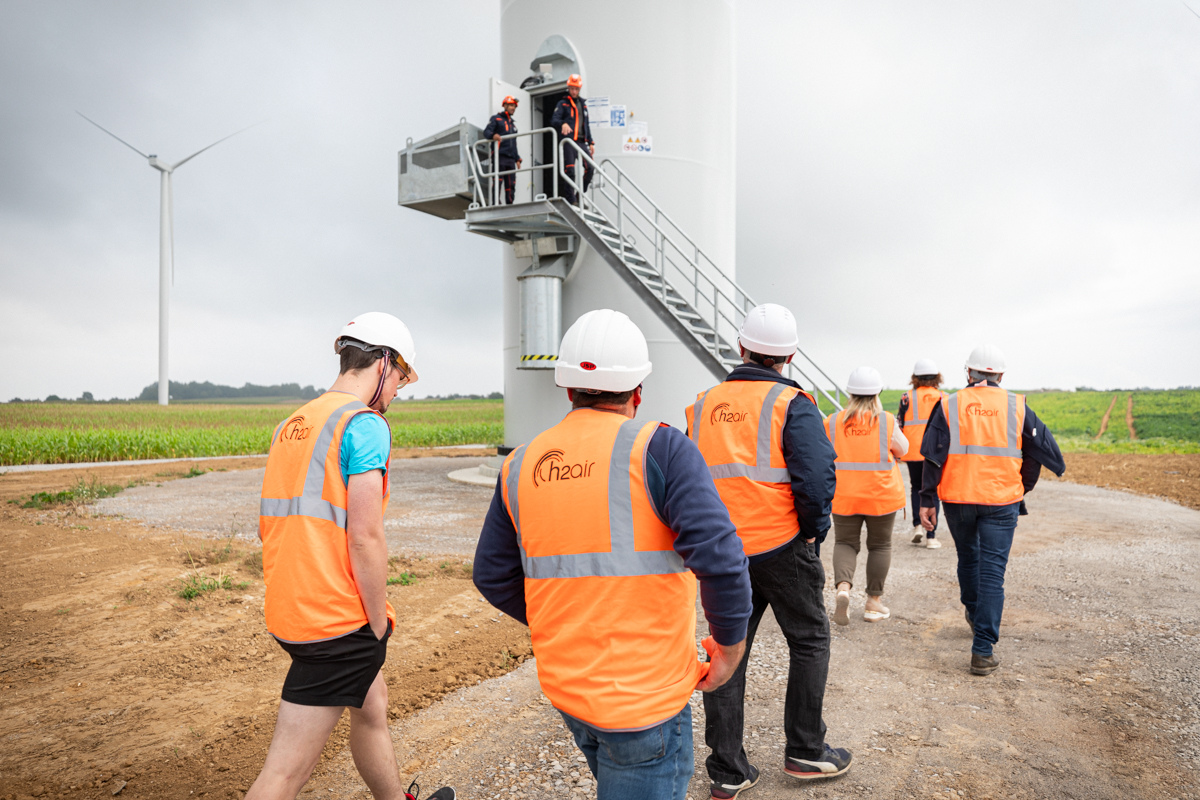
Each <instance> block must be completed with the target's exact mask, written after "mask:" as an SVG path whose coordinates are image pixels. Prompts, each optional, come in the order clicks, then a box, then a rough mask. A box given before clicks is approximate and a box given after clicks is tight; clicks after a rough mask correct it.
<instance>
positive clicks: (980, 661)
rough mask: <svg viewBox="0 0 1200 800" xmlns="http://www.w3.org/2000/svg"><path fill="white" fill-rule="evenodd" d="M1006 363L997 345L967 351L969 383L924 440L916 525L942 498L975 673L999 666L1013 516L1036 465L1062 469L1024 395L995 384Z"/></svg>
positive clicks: (937, 413) (944, 405)
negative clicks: (955, 553) (971, 635)
mask: <svg viewBox="0 0 1200 800" xmlns="http://www.w3.org/2000/svg"><path fill="white" fill-rule="evenodd" d="M1005 369H1006V363H1005V359H1004V354H1003V353H1002V352H1001V351H1000V348H999V347H996V346H995V345H982V346H980V347H976V348H975V349H974V350H972V351H971V355H970V357H969V358H968V359H967V363H966V371H967V388H965V389H963V390H961V391H959V392H957V393H956V394H954V395H951V396H950V397H949V398H948V399H947V400H945V401H939V402H938V404H937V405H936V406H934V408H933V412H932V413H931V414H930V417H929V426H928V427H927V428H926V429H925V436H924V438H923V439H922V441H921V455H923V456H925V469H924V474H923V476H922V487H921V524H922V525H923V526H924V527H925V530H927V531H929V530H933V528H934V526H935V525H936V524H937V501H938V500H939V499H940V500H941V503H942V508H943V509H945V513H946V524H947V525H948V526H949V528H950V535H951V536H952V537H953V538H954V546H955V548H956V549H957V550H958V586H959V596H960V598H961V600H962V604H963V606H964V608H965V614H966V618H967V624H968V625H970V626H971V629H972V631H973V632H974V634H975V638H974V641H973V642H972V644H971V672H972V673H973V674H975V675H990V674H991V673H993V672H995V671H996V668H997V667H999V666H1000V659H999V657H998V656H996V654H995V653H994V652H993V650H992V648H993V646H994V645H995V644H996V642H997V641H999V638H1000V618H1001V616H1002V615H1003V613H1004V573H1005V570H1006V568H1007V566H1008V554H1009V551H1010V550H1011V549H1012V541H1013V534H1014V532H1015V531H1016V528H1017V517H1018V516H1019V515H1021V514H1026V513H1028V512H1027V511H1026V509H1025V500H1024V498H1025V495H1026V494H1028V493H1029V492H1031V491H1032V490H1033V487H1034V486H1035V485H1036V484H1037V481H1038V476H1039V475H1040V474H1041V471H1042V467H1046V468H1047V469H1049V470H1050V471H1051V472H1053V473H1054V474H1055V475H1058V476H1061V475H1062V474H1063V472H1065V471H1066V464H1064V463H1063V457H1062V452H1061V451H1060V450H1059V449H1058V442H1056V441H1054V435H1053V434H1052V433H1050V430H1049V429H1048V428H1047V427H1046V426H1045V425H1044V424H1042V422H1041V420H1039V419H1038V417H1037V415H1036V414H1034V413H1033V409H1031V408H1029V407H1028V406H1027V405H1026V403H1025V397H1024V395H1019V394H1014V393H1012V392H1009V391H1007V390H1005V389H1001V388H1000V381H1001V379H1002V378H1003V377H1004V371H1005Z"/></svg>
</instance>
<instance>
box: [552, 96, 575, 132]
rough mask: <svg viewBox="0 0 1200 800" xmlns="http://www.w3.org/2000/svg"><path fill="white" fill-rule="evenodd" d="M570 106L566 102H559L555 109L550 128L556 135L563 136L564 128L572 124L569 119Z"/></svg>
mask: <svg viewBox="0 0 1200 800" xmlns="http://www.w3.org/2000/svg"><path fill="white" fill-rule="evenodd" d="M569 109H570V106H569V105H567V103H566V102H565V101H564V100H559V101H558V105H556V106H555V107H554V114H553V115H552V116H551V117H550V127H551V128H554V133H555V134H556V135H558V136H560V137H561V136H562V126H563V125H566V124H568V123H569V122H570V120H569V119H567V116H568V115H569V111H568V110H569Z"/></svg>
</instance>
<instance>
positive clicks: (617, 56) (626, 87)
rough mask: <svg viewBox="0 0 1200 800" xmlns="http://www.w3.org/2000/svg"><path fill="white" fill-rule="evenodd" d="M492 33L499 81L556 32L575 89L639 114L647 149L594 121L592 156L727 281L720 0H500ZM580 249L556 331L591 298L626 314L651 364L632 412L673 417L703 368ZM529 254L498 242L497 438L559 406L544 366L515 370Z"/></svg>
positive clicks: (511, 439) (680, 418)
mask: <svg viewBox="0 0 1200 800" xmlns="http://www.w3.org/2000/svg"><path fill="white" fill-rule="evenodd" d="M500 31H501V49H500V52H501V79H502V80H503V81H505V82H506V83H510V84H513V85H515V86H519V85H520V84H521V82H522V81H524V80H525V79H526V78H527V77H529V75H530V74H531V69H530V64H531V62H532V61H534V57H535V56H536V55H537V53H538V49H539V47H540V46H541V44H542V43H543V42H544V41H545V40H546V39H547V38H548V37H550V36H553V35H556V34H557V35H559V36H563V37H565V38H566V39H567V40H568V42H569V43H570V45H571V46H572V47H573V49H574V51H575V55H576V58H577V61H578V64H579V68H580V69H579V71H580V74H581V75H582V77H583V90H582V93H581V96H582V97H584V98H585V99H586V98H588V97H595V96H607V97H608V98H609V102H610V103H612V104H617V105H624V106H626V109H627V112H628V113H629V114H630V115H631V117H630V119H631V121H633V122H645V123H647V125H648V130H647V133H648V134H649V135H650V136H651V137H652V139H653V155H624V154H622V152H621V141H622V139H621V137H622V131H621V130H620V129H597V128H596V127H595V124H594V122H593V127H592V135H593V138H594V139H595V140H596V156H595V157H596V161H597V162H598V163H602V162H603V160H604V159H605V158H611V159H613V161H614V162H616V163H617V164H618V165H619V166H620V167H621V169H622V170H624V171H625V172H626V173H627V174H629V175H630V176H631V177H632V178H633V179H634V180H635V181H636V182H637V183H638V184H639V185H640V186H641V187H642V189H644V190H645V191H646V193H647V194H648V195H649V196H650V197H651V198H653V200H654V202H655V203H657V204H658V206H659V207H660V208H661V209H662V210H663V211H664V212H665V213H666V214H668V215H669V216H670V217H671V218H672V219H673V220H674V221H675V222H676V223H677V224H678V225H679V227H680V228H681V229H682V230H683V231H684V232H686V233H687V235H688V236H690V237H691V238H692V239H693V240H694V241H695V242H696V243H697V244H698V245H699V246H700V248H701V249H702V250H704V252H706V253H707V254H708V256H709V257H710V258H711V259H712V261H713V262H714V263H715V264H716V265H717V266H718V267H719V268H720V269H721V270H722V271H723V272H724V273H725V274H726V275H727V276H728V277H730V278H731V279H732V278H733V277H734V238H735V233H736V229H735V218H734V213H735V205H736V198H735V194H734V187H735V173H734V168H735V163H734V152H735V141H734V132H735V128H734V119H735V105H734V103H735V96H734V92H735V75H734V6H733V3H731V2H725V1H723V0H655V2H654V3H645V2H635V0H610V2H606V3H602V4H594V3H563V2H556V1H555V0H508V1H507V2H503V4H502V7H501V16H500ZM522 110H524V109H522ZM534 127H538V126H537V125H536V124H535V125H534ZM526 130H528V129H526ZM580 174H581V175H582V172H581V173H580ZM583 248H584V251H583V253H582V254H581V256H580V258H579V261H578V262H577V266H576V267H575V269H574V270H573V271H572V272H571V274H570V276H569V277H568V278H567V280H566V281H565V282H564V283H563V286H562V305H561V308H562V331H564V332H565V331H566V329H567V328H568V327H570V325H571V324H572V323H573V322H574V321H575V320H576V319H578V318H579V317H580V316H581V315H582V314H584V313H585V312H587V311H590V310H592V309H595V308H614V309H617V310H619V311H622V312H624V313H625V314H628V315H629V317H630V318H631V319H632V320H633V321H634V322H635V323H637V325H638V327H640V328H641V329H642V332H643V333H644V334H645V335H646V339H647V341H648V342H649V345H650V359H651V361H652V362H653V364H654V372H653V373H652V374H651V375H650V377H648V378H647V379H646V381H645V384H644V385H645V390H644V394H643V398H644V402H643V404H642V406H641V407H640V408H639V410H638V418H639V419H646V420H649V419H657V420H661V421H662V422H666V423H668V424H671V425H674V426H676V427H678V428H680V429H682V428H684V427H685V421H684V415H683V409H684V407H685V406H687V405H689V404H690V403H692V402H693V401H694V400H695V398H696V394H697V393H698V392H700V391H703V390H704V389H707V388H708V387H710V386H712V385H714V384H715V383H716V382H717V380H716V378H715V377H714V376H713V374H712V373H711V372H710V371H709V370H708V369H707V368H706V367H705V366H704V365H703V364H701V363H700V361H699V360H698V359H697V358H696V357H695V356H694V355H692V353H691V352H690V351H688V350H687V349H686V348H685V346H684V345H683V344H682V343H681V342H680V341H679V340H678V339H677V338H676V336H675V335H674V334H673V333H672V332H671V331H670V330H669V329H668V328H667V327H666V326H665V325H664V324H663V323H662V322H661V321H660V320H659V319H658V317H657V316H655V314H654V312H653V311H652V310H651V309H650V308H649V307H647V306H646V305H645V303H644V302H643V301H642V300H641V299H640V298H639V297H638V296H637V295H635V294H634V292H633V290H632V289H630V288H629V287H628V286H627V285H626V284H625V283H624V281H622V279H621V278H620V277H618V275H617V274H616V273H615V272H614V271H613V269H612V268H611V267H610V266H609V265H608V264H607V263H605V262H604V260H603V259H602V257H601V256H600V255H599V254H597V253H595V252H594V251H592V250H591V249H590V248H588V247H587V246H586V245H583ZM529 263H530V262H529V259H518V258H517V257H516V256H515V255H514V253H513V250H512V248H511V247H505V248H504V281H503V285H504V368H505V386H504V395H505V397H504V438H505V444H506V445H507V446H509V447H515V446H516V445H518V444H520V443H522V442H528V441H529V440H530V439H532V438H533V437H534V436H535V435H537V434H538V433H540V432H541V431H543V430H545V429H546V428H548V427H550V426H552V425H554V424H556V423H557V422H559V420H561V419H562V418H563V416H564V415H565V414H566V413H567V412H568V411H569V410H570V404H569V403H568V402H567V398H566V392H565V390H562V389H559V388H557V387H556V386H555V385H554V372H553V370H522V369H517V366H518V364H519V363H520V289H519V282H518V281H517V275H518V274H520V273H521V272H522V271H523V270H525V269H526V268H527V267H528V266H529Z"/></svg>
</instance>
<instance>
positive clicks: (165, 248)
mask: <svg viewBox="0 0 1200 800" xmlns="http://www.w3.org/2000/svg"><path fill="white" fill-rule="evenodd" d="M75 113H76V114H79V116H81V117H83V118H84V119H86V120H87V121H88V122H90V123H92V124H93V125H95V126H96V127H97V128H99V129H100V130H102V131H104V132H105V133H107V134H108V135H109V136H111V137H113V138H114V139H116V140H117V141H118V142H120V143H121V144H123V145H125V146H126V147H128V148H129V149H130V150H132V151H133V152H135V153H137V154H138V155H139V156H141V157H142V158H145V159H147V160H148V161H149V162H150V166H151V167H154V169H156V170H158V172H159V176H160V181H159V192H160V199H159V215H158V216H159V218H158V404H159V405H160V406H165V405H167V404H168V403H169V401H170V386H171V384H170V381H169V380H168V378H167V365H168V358H167V355H168V348H167V342H168V338H169V335H170V324H169V323H170V315H171V284H172V283H173V282H174V278H175V217H174V213H173V211H172V208H171V206H172V202H173V201H172V199H171V197H172V196H171V175H172V174H173V173H174V172H175V170H177V169H179V168H180V167H182V166H183V165H184V164H186V163H187V162H189V161H191V160H192V159H193V158H195V157H196V156H198V155H200V154H201V153H203V152H204V151H205V150H210V149H212V148H214V147H216V146H217V145H219V144H220V143H221V142H223V141H225V140H226V139H231V138H233V137H234V136H237V135H238V134H239V133H242V132H243V131H247V130H249V129H250V128H253V127H254V126H253V125H251V126H249V127H247V128H242V130H240V131H234V132H233V133H231V134H229V135H228V136H226V137H225V138H224V139H218V140H217V141H215V142H213V143H212V144H210V145H209V146H208V147H203V148H201V149H199V150H197V151H196V152H194V153H192V154H191V155H190V156H188V157H187V158H185V159H183V160H182V161H179V162H177V163H175V164H168V163H166V162H165V161H162V160H161V159H159V157H158V156H156V155H147V154H146V153H143V152H142V151H141V150H138V149H137V148H136V147H134V146H133V145H131V144H130V143H129V142H127V141H125V140H124V139H122V138H121V137H120V136H117V135H116V134H115V133H113V132H112V131H110V130H108V129H107V128H105V127H104V126H102V125H101V124H100V123H98V122H96V121H95V120H93V119H90V118H89V117H87V116H86V115H84V114H83V113H81V112H78V111H76V112H75Z"/></svg>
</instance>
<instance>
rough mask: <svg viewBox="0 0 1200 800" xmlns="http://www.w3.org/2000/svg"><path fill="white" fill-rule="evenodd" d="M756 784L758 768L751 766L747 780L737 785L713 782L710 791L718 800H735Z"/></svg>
mask: <svg viewBox="0 0 1200 800" xmlns="http://www.w3.org/2000/svg"><path fill="white" fill-rule="evenodd" d="M756 783H758V767H756V766H754V765H753V764H751V765H750V777H748V778H746V780H744V781H742V782H741V783H736V784H734V783H717V782H716V781H713V782H712V786H710V787H709V791H710V792H711V793H712V796H713V797H714V798H716V800H733V798H735V797H737V796H738V795H739V794H741V793H742V792H744V791H746V790H747V789H749V788H751V787H753V786H754V784H756Z"/></svg>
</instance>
